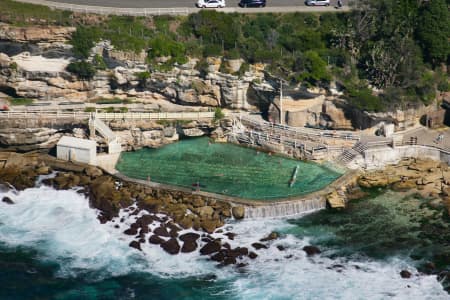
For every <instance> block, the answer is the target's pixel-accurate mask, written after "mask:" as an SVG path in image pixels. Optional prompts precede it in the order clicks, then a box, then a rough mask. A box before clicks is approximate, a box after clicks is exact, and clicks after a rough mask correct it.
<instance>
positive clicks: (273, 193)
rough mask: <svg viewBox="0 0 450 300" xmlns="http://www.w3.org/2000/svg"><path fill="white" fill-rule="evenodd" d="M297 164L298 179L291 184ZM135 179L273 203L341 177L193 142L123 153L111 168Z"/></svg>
mask: <svg viewBox="0 0 450 300" xmlns="http://www.w3.org/2000/svg"><path fill="white" fill-rule="evenodd" d="M297 166H298V172H297V180H296V181H295V182H294V183H293V184H290V181H291V178H292V176H293V173H294V170H295V169H296V167H297ZM116 168H117V170H119V171H120V172H121V173H123V174H125V175H127V176H129V177H133V178H138V179H147V178H148V177H150V179H151V180H152V181H155V182H161V183H168V184H174V185H178V186H184V187H188V188H192V187H193V186H195V185H196V184H197V183H199V184H200V187H201V189H202V190H205V191H209V192H214V193H220V194H226V195H231V196H237V197H243V198H248V199H259V200H268V201H270V200H272V199H276V198H284V197H289V196H297V195H304V194H308V193H311V192H314V191H317V190H320V189H322V188H323V187H325V186H326V185H328V184H329V183H330V182H332V181H334V180H336V179H337V178H338V177H339V176H341V174H340V173H338V172H337V171H335V170H332V169H330V168H327V167H325V166H322V165H319V164H316V163H312V162H302V161H298V160H294V159H289V158H285V157H280V156H275V155H268V154H267V153H263V152H258V151H255V150H254V149H250V148H244V147H240V146H237V145H233V144H224V143H210V142H209V139H208V138H205V137H203V138H193V139H187V140H182V141H180V142H178V143H174V144H170V145H166V146H164V147H161V148H158V149H147V148H145V149H141V150H138V151H135V152H124V153H122V155H121V158H120V160H119V162H118V164H117V166H116Z"/></svg>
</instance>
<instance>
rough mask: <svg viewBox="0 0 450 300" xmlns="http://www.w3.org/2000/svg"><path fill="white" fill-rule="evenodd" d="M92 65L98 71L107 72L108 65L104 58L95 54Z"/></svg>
mask: <svg viewBox="0 0 450 300" xmlns="http://www.w3.org/2000/svg"><path fill="white" fill-rule="evenodd" d="M92 64H93V65H94V67H95V68H96V69H97V70H106V63H105V60H104V59H103V56H101V55H98V54H95V56H94V58H93V59H92Z"/></svg>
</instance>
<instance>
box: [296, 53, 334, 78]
mask: <svg viewBox="0 0 450 300" xmlns="http://www.w3.org/2000/svg"><path fill="white" fill-rule="evenodd" d="M294 71H298V72H299V73H300V75H299V78H298V79H299V80H306V81H308V82H310V83H312V84H315V83H317V82H319V81H329V80H330V79H331V77H330V74H329V73H328V70H327V63H326V62H325V61H324V60H323V59H322V58H320V56H319V54H317V52H315V51H312V50H310V51H306V52H305V53H304V55H301V56H300V57H299V58H298V59H297V61H296V62H295V64H294Z"/></svg>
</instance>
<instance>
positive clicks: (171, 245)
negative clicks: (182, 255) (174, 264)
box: [160, 238, 180, 255]
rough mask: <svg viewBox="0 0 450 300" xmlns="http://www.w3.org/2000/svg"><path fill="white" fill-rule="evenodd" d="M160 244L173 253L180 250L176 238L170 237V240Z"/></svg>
mask: <svg viewBox="0 0 450 300" xmlns="http://www.w3.org/2000/svg"><path fill="white" fill-rule="evenodd" d="M160 246H161V248H163V249H164V251H166V252H167V253H169V254H172V255H174V254H178V252H180V245H179V244H178V241H177V240H176V239H175V238H171V239H169V240H168V241H166V242H164V243H162V244H160Z"/></svg>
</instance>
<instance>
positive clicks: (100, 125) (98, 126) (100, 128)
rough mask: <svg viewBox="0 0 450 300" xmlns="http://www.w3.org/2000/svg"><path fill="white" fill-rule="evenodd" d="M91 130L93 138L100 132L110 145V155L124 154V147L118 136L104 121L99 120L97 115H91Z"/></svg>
mask: <svg viewBox="0 0 450 300" xmlns="http://www.w3.org/2000/svg"><path fill="white" fill-rule="evenodd" d="M89 130H90V132H91V137H95V132H98V133H99V134H100V135H101V136H102V137H103V138H104V139H105V141H106V143H107V144H108V153H110V154H112V153H120V152H122V146H121V145H120V143H119V141H118V140H117V136H116V135H115V134H114V132H113V131H112V130H111V128H109V127H108V125H106V124H105V122H103V121H102V120H100V119H99V118H97V117H96V116H95V114H93V115H91V116H90V118H89Z"/></svg>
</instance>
